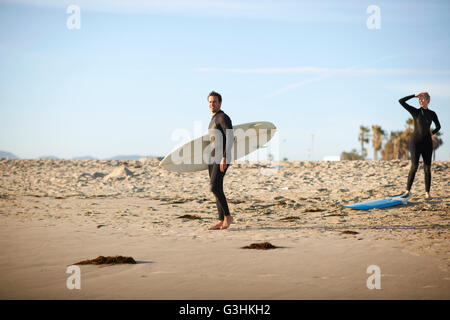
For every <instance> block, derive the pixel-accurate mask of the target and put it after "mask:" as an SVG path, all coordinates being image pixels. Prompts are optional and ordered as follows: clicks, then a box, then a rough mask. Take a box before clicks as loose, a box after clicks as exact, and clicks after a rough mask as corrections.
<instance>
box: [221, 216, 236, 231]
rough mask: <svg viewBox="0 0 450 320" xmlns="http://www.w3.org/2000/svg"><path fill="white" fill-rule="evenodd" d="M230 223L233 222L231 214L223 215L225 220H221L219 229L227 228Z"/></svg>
mask: <svg viewBox="0 0 450 320" xmlns="http://www.w3.org/2000/svg"><path fill="white" fill-rule="evenodd" d="M232 223H233V217H232V216H231V215H229V216H225V220H223V224H222V227H221V228H220V229H222V230H223V229H227V228H228V227H229V226H230V224H232Z"/></svg>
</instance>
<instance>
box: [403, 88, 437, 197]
mask: <svg viewBox="0 0 450 320" xmlns="http://www.w3.org/2000/svg"><path fill="white" fill-rule="evenodd" d="M414 97H418V98H419V104H420V108H419V109H417V108H414V107H412V106H410V105H409V104H407V103H406V101H408V100H409V99H411V98H414ZM399 102H400V104H401V105H402V106H403V108H405V109H406V110H408V111H409V113H411V115H412V117H413V119H414V131H413V133H412V136H411V140H410V142H409V148H410V149H409V150H410V153H411V169H410V170H409V175H408V182H407V185H406V193H405V196H406V195H409V193H410V191H411V187H412V184H413V182H414V177H415V175H416V172H417V168H418V166H419V157H420V155H422V159H423V169H424V172H425V191H426V193H427V195H426V199H431V196H430V185H431V156H432V154H433V142H432V140H431V135H432V134H435V133H437V132H438V131H439V129H440V128H441V125H440V124H439V120H438V117H437V115H436V113H435V112H434V111H431V110H429V109H428V104H429V103H430V95H429V94H428V93H427V92H421V93H419V94H416V95H410V96H407V97H404V98H402V99H400V100H399ZM431 122H434V124H435V125H436V128H435V129H434V130H433V132H432V133H431V134H430V126H431Z"/></svg>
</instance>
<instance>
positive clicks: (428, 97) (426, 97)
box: [423, 92, 431, 101]
mask: <svg viewBox="0 0 450 320" xmlns="http://www.w3.org/2000/svg"><path fill="white" fill-rule="evenodd" d="M423 96H424V97H425V99H427V100H428V101H430V100H431V99H430V95H429V94H428V92H425V93H424V94H423Z"/></svg>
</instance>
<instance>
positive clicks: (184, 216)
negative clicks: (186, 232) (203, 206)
mask: <svg viewBox="0 0 450 320" xmlns="http://www.w3.org/2000/svg"><path fill="white" fill-rule="evenodd" d="M178 219H189V220H195V219H199V220H201V219H202V217H199V216H196V215H191V214H185V215H183V216H180V217H178Z"/></svg>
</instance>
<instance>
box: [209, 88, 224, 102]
mask: <svg viewBox="0 0 450 320" xmlns="http://www.w3.org/2000/svg"><path fill="white" fill-rule="evenodd" d="M211 96H212V97H217V99H219V102H220V103H222V96H221V95H220V94H219V93H217V92H215V91H211V92H210V93H209V94H208V98H209V97H211Z"/></svg>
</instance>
